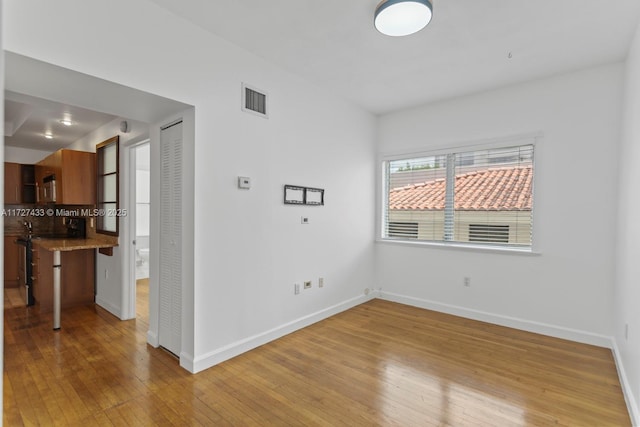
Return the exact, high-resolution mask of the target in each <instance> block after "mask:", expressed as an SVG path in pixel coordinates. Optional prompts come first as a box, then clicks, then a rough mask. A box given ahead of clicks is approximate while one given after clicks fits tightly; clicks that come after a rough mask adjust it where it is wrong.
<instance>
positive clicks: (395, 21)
mask: <svg viewBox="0 0 640 427" xmlns="http://www.w3.org/2000/svg"><path fill="white" fill-rule="evenodd" d="M432 16H433V6H432V5H431V1H429V0H383V1H382V2H381V3H380V4H378V6H377V7H376V13H375V17H374V20H373V23H374V25H375V27H376V29H377V30H378V31H380V32H381V33H382V34H385V35H387V36H396V37H397V36H408V35H409V34H413V33H417V32H418V31H420V30H421V29H423V28H424V27H426V26H427V24H428V23H429V22H430V21H431V17H432Z"/></svg>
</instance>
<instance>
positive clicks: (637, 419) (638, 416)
mask: <svg viewBox="0 0 640 427" xmlns="http://www.w3.org/2000/svg"><path fill="white" fill-rule="evenodd" d="M611 351H612V352H613V358H614V360H615V362H616V369H617V370H618V377H619V378H620V385H621V386H622V393H623V394H624V400H625V401H626V402H627V409H628V410H629V416H630V417H631V425H634V426H640V411H638V405H637V404H636V399H635V396H634V395H633V390H632V388H631V385H630V384H629V380H628V379H627V373H626V372H625V369H624V363H622V356H621V355H620V349H619V348H618V343H617V341H616V339H615V338H611Z"/></svg>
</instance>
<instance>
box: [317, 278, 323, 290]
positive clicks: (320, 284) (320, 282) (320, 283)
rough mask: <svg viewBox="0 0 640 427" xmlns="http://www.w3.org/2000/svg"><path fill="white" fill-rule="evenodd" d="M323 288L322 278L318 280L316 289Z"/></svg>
mask: <svg viewBox="0 0 640 427" xmlns="http://www.w3.org/2000/svg"><path fill="white" fill-rule="evenodd" d="M323 286H324V277H321V278H319V279H318V287H319V288H322V287H323Z"/></svg>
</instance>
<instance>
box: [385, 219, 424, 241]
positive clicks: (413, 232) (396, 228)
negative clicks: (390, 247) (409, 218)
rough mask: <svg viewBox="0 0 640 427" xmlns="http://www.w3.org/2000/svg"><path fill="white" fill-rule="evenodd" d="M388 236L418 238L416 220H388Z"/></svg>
mask: <svg viewBox="0 0 640 427" xmlns="http://www.w3.org/2000/svg"><path fill="white" fill-rule="evenodd" d="M389 237H404V238H407V239H417V238H418V223H417V222H389Z"/></svg>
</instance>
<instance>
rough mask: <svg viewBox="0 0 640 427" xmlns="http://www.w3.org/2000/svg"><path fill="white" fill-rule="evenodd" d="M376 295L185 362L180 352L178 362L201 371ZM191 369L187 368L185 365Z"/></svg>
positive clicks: (351, 300)
mask: <svg viewBox="0 0 640 427" xmlns="http://www.w3.org/2000/svg"><path fill="white" fill-rule="evenodd" d="M376 296H377V292H370V293H369V295H360V296H357V297H355V298H351V299H348V300H346V301H343V302H341V303H338V304H335V305H333V306H331V307H327V308H325V309H322V310H320V311H317V312H315V313H312V314H309V315H307V316H303V317H300V318H299V319H296V320H293V321H291V322H288V323H285V324H284V325H280V326H277V327H275V328H273V329H270V330H268V331H264V332H261V333H259V334H256V335H253V336H250V337H247V338H244V339H242V340H239V341H236V342H233V343H231V344H228V345H225V346H223V347H220V348H218V349H216V350H213V351H210V352H208V353H206V354H204V355H202V356H198V357H196V358H195V359H192V360H191V361H189V362H187V361H186V360H184V361H183V359H182V354H181V355H180V364H181V366H182V367H184V368H186V369H188V370H189V371H190V372H192V373H194V374H195V373H197V372H200V371H203V370H205V369H207V368H210V367H212V366H215V365H217V364H218V363H222V362H224V361H225V360H229V359H231V358H233V357H236V356H238V355H240V354H242V353H245V352H247V351H249V350H252V349H254V348H256V347H259V346H261V345H264V344H266V343H268V342H270V341H274V340H277V339H278V338H281V337H283V336H285V335H288V334H290V333H292V332H295V331H297V330H299V329H302V328H305V327H307V326H309V325H312V324H314V323H316V322H319V321H321V320H324V319H327V318H329V317H331V316H334V315H336V314H338V313H340V312H343V311H345V310H348V309H350V308H353V307H355V306H357V305H360V304H362V303H365V302H367V301H370V300H372V299H374V298H375V297H376ZM186 365H187V366H190V367H191V368H192V369H189V368H188V367H187V366H186Z"/></svg>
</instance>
